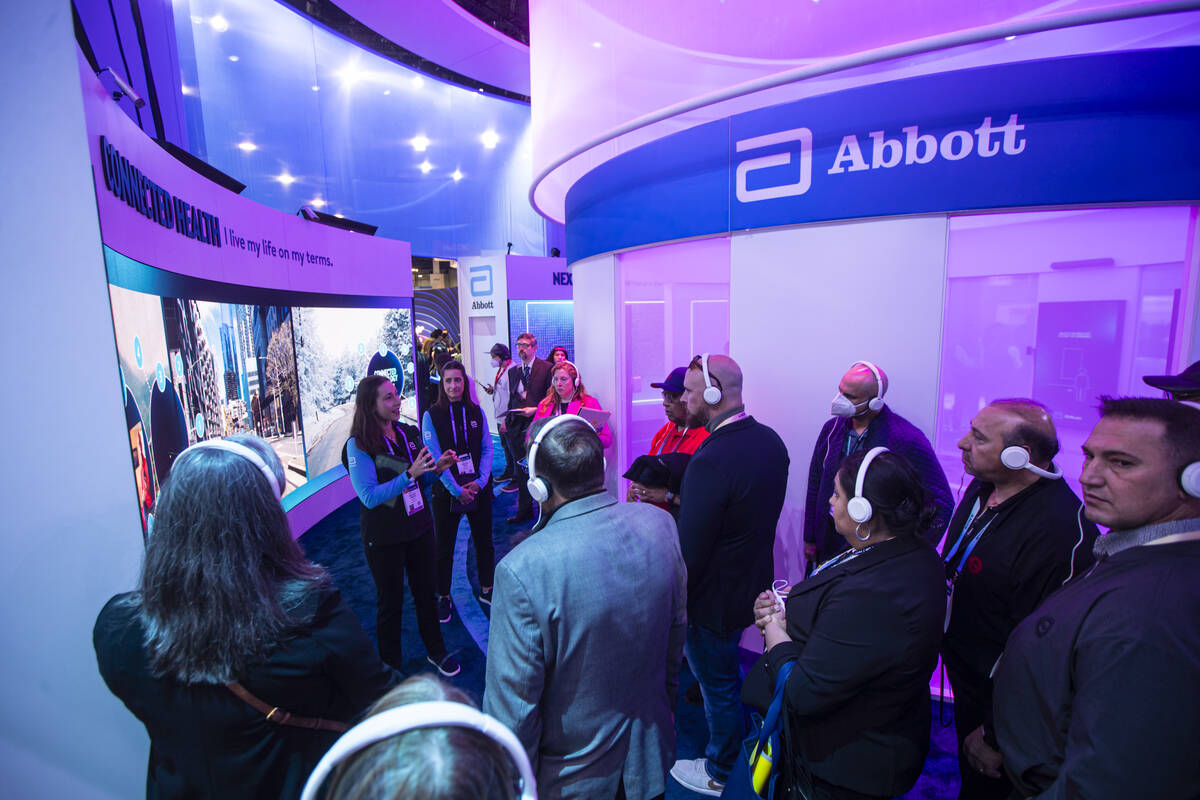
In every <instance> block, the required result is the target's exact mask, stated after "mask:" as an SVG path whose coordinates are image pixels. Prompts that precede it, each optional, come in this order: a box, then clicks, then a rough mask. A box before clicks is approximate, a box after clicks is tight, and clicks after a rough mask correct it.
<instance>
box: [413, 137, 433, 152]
mask: <svg viewBox="0 0 1200 800" xmlns="http://www.w3.org/2000/svg"><path fill="white" fill-rule="evenodd" d="M408 143H409V144H411V145H412V149H413V150H416V151H417V152H418V153H424V152H425V150H426V148H428V147H429V139H428V138H427V137H426V136H425V135H424V134H418V135H416V136H414V137H413V138H411V139H409V141H408Z"/></svg>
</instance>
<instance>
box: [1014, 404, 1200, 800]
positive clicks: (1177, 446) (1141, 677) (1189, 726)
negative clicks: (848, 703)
mask: <svg viewBox="0 0 1200 800" xmlns="http://www.w3.org/2000/svg"><path fill="white" fill-rule="evenodd" d="M1100 414H1101V417H1100V421H1099V422H1098V423H1097V424H1096V427H1095V429H1094V430H1093V431H1092V434H1091V436H1089V437H1088V440H1087V442H1086V443H1085V444H1084V446H1083V453H1084V462H1083V473H1082V474H1081V475H1080V477H1079V482H1080V484H1082V486H1083V501H1084V503H1085V504H1086V514H1087V517H1088V519H1090V520H1093V521H1095V522H1098V523H1099V524H1101V525H1106V526H1108V527H1109V529H1110V530H1109V532H1108V533H1107V534H1105V535H1104V536H1103V537H1102V538H1100V539H1099V540H1097V542H1096V545H1095V551H1096V559H1097V562H1096V566H1095V568H1094V569H1092V570H1091V571H1090V572H1089V573H1088V574H1087V575H1085V576H1084V577H1083V578H1082V579H1080V580H1076V581H1072V582H1071V583H1070V584H1068V585H1067V586H1066V587H1065V588H1064V589H1063V590H1062V591H1060V592H1057V593H1056V594H1055V595H1054V596H1053V597H1051V598H1050V599H1049V600H1047V601H1046V603H1045V604H1044V605H1043V606H1042V607H1041V608H1040V609H1038V611H1037V612H1036V613H1034V614H1033V615H1032V616H1031V617H1029V618H1028V619H1026V620H1025V621H1024V622H1022V623H1021V624H1020V625H1019V626H1018V627H1017V629H1016V630H1015V631H1013V635H1012V637H1011V638H1010V639H1009V640H1008V646H1007V648H1005V651H1004V657H1003V658H1002V659H1001V660H1000V664H999V666H998V667H997V669H996V709H995V711H996V736H997V738H998V739H999V742H1000V749H1001V751H1002V752H1003V754H1004V767H1005V769H1006V770H1007V771H1008V774H1009V775H1010V776H1011V777H1012V780H1013V783H1014V784H1015V785H1016V788H1017V790H1018V791H1019V793H1020V794H1019V796H1021V797H1031V796H1034V795H1036V796H1037V797H1046V798H1062V797H1088V798H1098V797H1099V798H1103V797H1146V798H1149V797H1153V798H1155V800H1184V799H1185V798H1188V799H1189V800H1190V798H1195V797H1196V792H1197V790H1198V789H1200V759H1197V758H1196V755H1195V748H1196V742H1197V741H1198V740H1200V713H1197V709H1200V582H1197V579H1196V576H1197V574H1200V411H1197V410H1196V409H1195V408H1194V407H1189V404H1185V403H1179V402H1174V401H1171V400H1163V399H1159V398H1148V397H1121V398H1109V397H1105V398H1101V410H1100Z"/></svg>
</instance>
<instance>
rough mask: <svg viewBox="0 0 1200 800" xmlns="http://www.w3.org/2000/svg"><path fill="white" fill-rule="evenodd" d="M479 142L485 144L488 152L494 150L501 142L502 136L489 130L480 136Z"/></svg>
mask: <svg viewBox="0 0 1200 800" xmlns="http://www.w3.org/2000/svg"><path fill="white" fill-rule="evenodd" d="M479 141H481V142H483V146H484V147H486V148H487V149H488V150H491V149H492V148H494V147H495V146H496V145H497V144H498V143H499V142H500V134H498V133H496V131H494V130H492V129H491V128H488V129H487V130H486V131H484V132H483V133H481V134H479Z"/></svg>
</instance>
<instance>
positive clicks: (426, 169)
mask: <svg viewBox="0 0 1200 800" xmlns="http://www.w3.org/2000/svg"><path fill="white" fill-rule="evenodd" d="M417 166H418V168H419V169H420V170H421V172H423V173H425V174H426V175H428V174H429V170H431V169H433V164H430V163H429V159H428V158H427V159H425V160H424V161H422V162H421V163H420V164H418V165H417Z"/></svg>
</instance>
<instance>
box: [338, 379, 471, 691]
mask: <svg viewBox="0 0 1200 800" xmlns="http://www.w3.org/2000/svg"><path fill="white" fill-rule="evenodd" d="M400 403H401V397H400V393H399V392H397V391H396V385H395V384H393V383H392V382H391V381H390V380H388V379H387V378H386V377H385V376H382V375H368V376H367V377H365V378H363V379H362V380H361V381H359V384H358V389H357V391H356V392H355V398H354V422H353V424H352V425H351V427H350V440H349V441H347V442H346V468H347V469H348V470H349V472H350V482H351V484H352V485H353V486H354V492H355V494H357V495H358V499H359V502H360V503H361V504H362V508H361V512H360V519H361V521H362V538H363V547H364V548H365V550H366V554H367V566H368V567H370V568H371V576H372V577H373V578H374V579H375V596H376V624H375V629H376V635H377V637H378V640H379V655H380V656H382V657H383V660H384V661H385V662H387V663H388V664H391V665H392V666H394V667H396V668H397V669H399V668H401V665H402V663H403V659H402V657H401V627H400V619H401V613H402V611H403V609H404V576H405V575H406V574H407V576H408V582H409V587H410V588H411V589H412V596H413V604H414V605H415V606H416V611H417V628H418V630H419V631H420V634H421V640H422V641H423V642H424V643H425V652H426V654H427V658H428V659H429V663H431V664H433V665H434V666H435V667H437V669H438V672H440V673H442V674H443V675H445V676H447V677H449V676H451V675H457V674H458V673H459V671H460V669H461V668H460V667H459V665H458V662H457V661H456V660H455V658H454V656H452V655H450V654H449V653H448V652H446V644H445V642H443V641H442V630H441V627H440V626H439V625H438V621H437V603H436V601H435V599H434V585H433V575H434V533H433V516H432V515H431V514H430V513H429V509H428V508H427V507H426V506H425V498H424V496H423V495H422V493H421V483H427V482H429V481H431V480H432V478H433V476H434V475H436V474H437V473H439V472H441V471H442V470H444V469H445V468H446V467H447V466H449V465H450V464H453V463H454V461H455V456H454V451H453V450H447V451H446V452H445V453H443V454H442V456H441V457H440V458H435V457H434V456H433V455H432V454H431V453H430V452H429V448H427V447H422V446H421V434H420V431H418V430H417V429H416V427H415V426H413V425H409V424H407V423H404V422H401V421H400ZM422 476H428V477H425V478H422Z"/></svg>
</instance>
